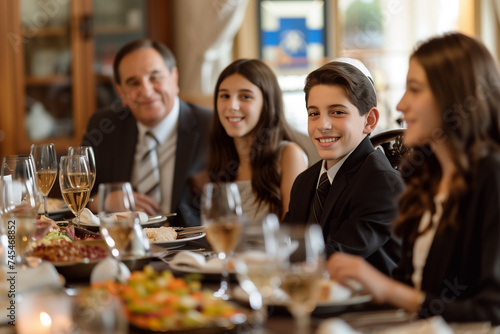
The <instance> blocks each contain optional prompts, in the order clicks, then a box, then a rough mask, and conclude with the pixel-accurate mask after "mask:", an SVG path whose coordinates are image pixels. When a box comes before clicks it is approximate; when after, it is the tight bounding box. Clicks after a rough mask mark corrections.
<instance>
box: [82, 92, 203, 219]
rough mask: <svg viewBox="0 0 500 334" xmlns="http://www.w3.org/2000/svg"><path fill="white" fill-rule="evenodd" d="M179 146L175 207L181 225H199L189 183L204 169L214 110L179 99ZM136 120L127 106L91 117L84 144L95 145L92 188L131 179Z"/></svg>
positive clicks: (196, 205) (176, 164) (176, 166)
mask: <svg viewBox="0 0 500 334" xmlns="http://www.w3.org/2000/svg"><path fill="white" fill-rule="evenodd" d="M179 108H180V109H179V124H178V129H177V130H178V137H177V149H176V155H175V172H174V184H173V189H172V202H171V207H172V210H175V212H177V217H176V220H175V222H174V224H175V225H179V226H184V225H188V226H193V225H199V224H200V219H199V205H198V203H197V201H196V200H195V199H193V198H192V197H191V194H190V191H189V189H188V187H187V182H188V179H189V177H190V176H191V175H193V174H195V173H197V172H199V171H200V170H202V169H204V168H205V167H206V166H205V165H206V161H207V155H208V146H207V142H208V131H209V126H210V122H211V118H212V112H211V111H210V110H208V109H204V108H201V107H199V106H196V105H193V104H189V103H186V102H183V101H180V107H179ZM137 134H138V129H137V123H136V121H135V118H134V117H133V115H132V113H131V112H130V110H129V109H128V108H124V107H120V108H113V109H106V110H103V111H97V112H96V113H94V115H93V116H92V118H91V119H90V121H89V123H88V126H87V132H86V134H85V136H84V138H83V141H82V145H90V146H93V148H94V152H95V158H96V165H97V176H96V182H95V186H94V189H93V191H94V192H95V191H97V189H98V188H97V186H98V185H99V184H100V183H104V182H127V181H130V180H131V179H132V168H133V164H134V155H135V148H136V144H137Z"/></svg>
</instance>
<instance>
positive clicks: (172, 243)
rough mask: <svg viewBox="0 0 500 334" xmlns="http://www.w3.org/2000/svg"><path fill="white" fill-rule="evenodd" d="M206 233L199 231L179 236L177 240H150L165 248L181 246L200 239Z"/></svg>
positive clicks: (153, 243)
mask: <svg viewBox="0 0 500 334" xmlns="http://www.w3.org/2000/svg"><path fill="white" fill-rule="evenodd" d="M205 235H206V233H205V232H198V233H193V234H187V235H181V236H178V237H177V239H176V240H172V241H150V243H151V245H156V246H160V247H163V248H165V249H172V248H179V247H182V246H184V245H186V244H187V243H188V242H189V241H193V240H198V239H201V238H203V237H204V236H205Z"/></svg>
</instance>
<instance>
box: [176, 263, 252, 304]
mask: <svg viewBox="0 0 500 334" xmlns="http://www.w3.org/2000/svg"><path fill="white" fill-rule="evenodd" d="M167 263H168V265H169V266H170V268H172V269H174V270H176V271H179V272H182V273H186V274H202V275H220V274H222V272H221V270H220V269H219V268H210V267H209V268H201V269H200V268H197V267H193V266H189V265H187V264H176V263H170V262H167ZM228 273H229V274H235V271H234V270H231V269H229V270H228ZM247 300H248V298H247Z"/></svg>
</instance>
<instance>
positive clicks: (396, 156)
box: [370, 129, 411, 169]
mask: <svg viewBox="0 0 500 334" xmlns="http://www.w3.org/2000/svg"><path fill="white" fill-rule="evenodd" d="M404 133H405V129H391V130H386V131H383V132H380V133H377V134H376V135H374V136H372V137H370V140H371V142H372V144H373V147H375V148H381V149H382V151H383V152H384V154H385V156H386V157H387V159H388V160H389V162H390V163H391V165H392V167H394V168H395V169H398V167H399V164H400V163H401V161H402V160H403V157H404V156H405V155H407V154H408V153H410V152H411V149H410V148H408V147H405V146H404V144H403V136H404Z"/></svg>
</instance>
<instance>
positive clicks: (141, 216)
mask: <svg viewBox="0 0 500 334" xmlns="http://www.w3.org/2000/svg"><path fill="white" fill-rule="evenodd" d="M134 213H135V214H136V215H138V216H139V221H140V223H141V224H142V223H146V222H147V221H148V219H149V217H148V215H147V214H146V213H145V212H142V211H135V212H134ZM131 215H132V212H118V213H115V214H114V216H115V217H116V216H122V217H127V218H128V217H130V216H131Z"/></svg>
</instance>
